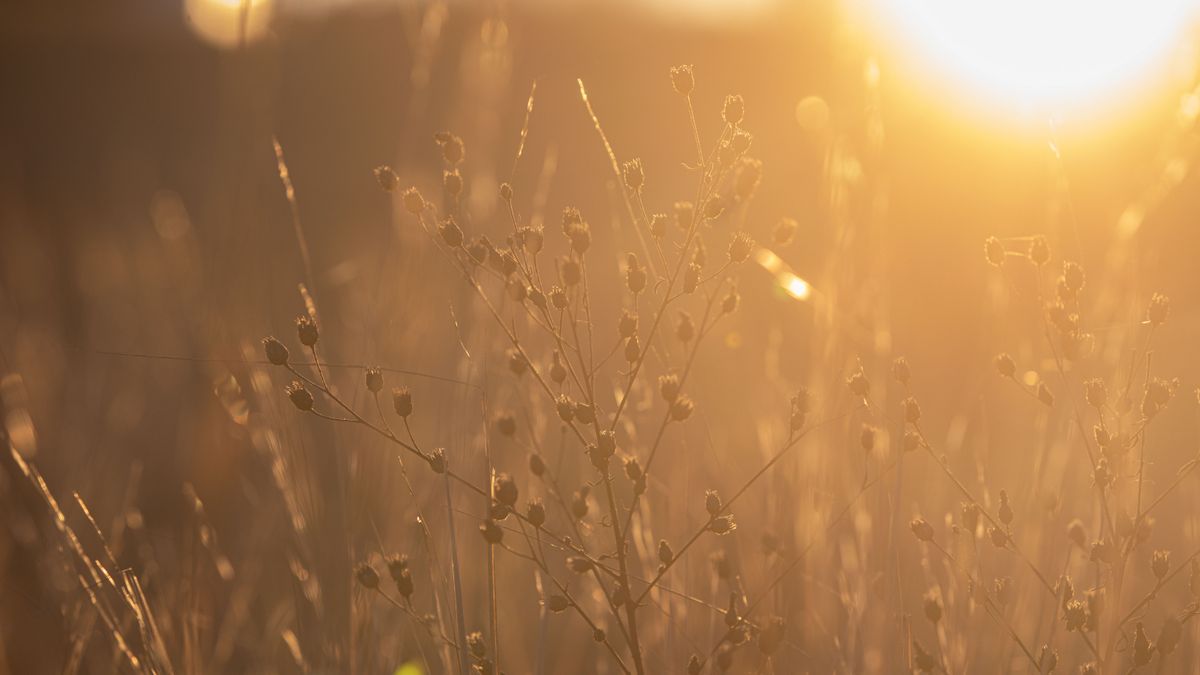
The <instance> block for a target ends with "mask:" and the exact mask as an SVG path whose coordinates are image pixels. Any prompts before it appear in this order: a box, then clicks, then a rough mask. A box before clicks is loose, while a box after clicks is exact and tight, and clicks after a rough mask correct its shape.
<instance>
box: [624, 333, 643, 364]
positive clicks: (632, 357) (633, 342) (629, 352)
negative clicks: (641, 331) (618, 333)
mask: <svg viewBox="0 0 1200 675" xmlns="http://www.w3.org/2000/svg"><path fill="white" fill-rule="evenodd" d="M641 354H642V346H641V344H639V343H638V337H637V336H636V335H631V336H629V339H628V340H626V341H625V360H626V361H628V362H630V363H636V362H637V360H638V357H639V356H641Z"/></svg>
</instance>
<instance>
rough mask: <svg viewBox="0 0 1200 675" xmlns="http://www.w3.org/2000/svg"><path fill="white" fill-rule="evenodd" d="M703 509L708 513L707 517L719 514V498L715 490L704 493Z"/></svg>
mask: <svg viewBox="0 0 1200 675" xmlns="http://www.w3.org/2000/svg"><path fill="white" fill-rule="evenodd" d="M704 509H705V510H706V511H708V515H710V516H715V515H717V514H719V513H720V512H721V496H720V495H718V494H717V491H716V490H707V491H705V493H704Z"/></svg>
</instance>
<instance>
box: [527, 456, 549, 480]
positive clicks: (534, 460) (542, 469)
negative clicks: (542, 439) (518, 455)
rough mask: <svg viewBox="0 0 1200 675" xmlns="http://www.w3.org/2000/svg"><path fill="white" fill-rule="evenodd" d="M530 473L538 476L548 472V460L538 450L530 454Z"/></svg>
mask: <svg viewBox="0 0 1200 675" xmlns="http://www.w3.org/2000/svg"><path fill="white" fill-rule="evenodd" d="M529 473H532V474H533V475H535V476H538V477H541V475H542V474H544V473H546V460H544V459H542V456H541V455H539V454H538V453H536V452H535V453H533V454H531V455H529Z"/></svg>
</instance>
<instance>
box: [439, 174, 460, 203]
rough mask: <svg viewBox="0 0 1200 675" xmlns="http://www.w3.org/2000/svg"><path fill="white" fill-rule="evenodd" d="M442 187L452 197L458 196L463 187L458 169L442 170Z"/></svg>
mask: <svg viewBox="0 0 1200 675" xmlns="http://www.w3.org/2000/svg"><path fill="white" fill-rule="evenodd" d="M442 188H443V189H445V190H446V194H448V195H450V196H451V197H452V198H457V197H458V195H459V193H461V192H462V189H463V179H462V174H461V173H459V172H458V169H453V170H450V171H443V172H442Z"/></svg>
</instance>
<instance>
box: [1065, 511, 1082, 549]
mask: <svg viewBox="0 0 1200 675" xmlns="http://www.w3.org/2000/svg"><path fill="white" fill-rule="evenodd" d="M1067 538H1068V539H1070V540H1071V543H1073V544H1075V545H1076V546H1078V547H1079V548H1081V549H1086V548H1087V530H1085V529H1084V527H1083V521H1082V520H1080V519H1078V518H1076V519H1075V520H1072V521H1071V524H1070V525H1068V526H1067Z"/></svg>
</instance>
